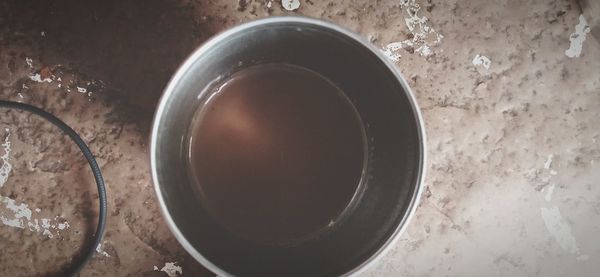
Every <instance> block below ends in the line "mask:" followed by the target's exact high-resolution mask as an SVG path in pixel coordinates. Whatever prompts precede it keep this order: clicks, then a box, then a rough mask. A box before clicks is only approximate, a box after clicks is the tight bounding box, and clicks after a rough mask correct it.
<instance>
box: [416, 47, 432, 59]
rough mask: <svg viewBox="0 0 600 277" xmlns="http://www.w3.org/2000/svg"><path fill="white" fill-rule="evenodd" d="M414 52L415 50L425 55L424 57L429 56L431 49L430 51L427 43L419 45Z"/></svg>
mask: <svg viewBox="0 0 600 277" xmlns="http://www.w3.org/2000/svg"><path fill="white" fill-rule="evenodd" d="M415 52H417V53H419V54H420V55H421V56H425V57H427V56H430V55H431V54H433V51H431V48H430V47H429V45H427V44H423V45H421V46H420V47H419V48H417V50H415Z"/></svg>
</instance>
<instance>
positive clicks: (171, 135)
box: [150, 17, 425, 276]
mask: <svg viewBox="0 0 600 277" xmlns="http://www.w3.org/2000/svg"><path fill="white" fill-rule="evenodd" d="M262 63H287V64H292V65H297V66H301V67H305V68H308V69H310V70H313V71H315V72H318V73H319V74H321V75H323V76H324V77H326V78H327V79H329V80H331V81H332V82H334V83H335V84H336V85H337V86H338V87H339V88H341V89H342V90H343V91H344V93H345V94H346V95H347V96H348V98H349V99H350V100H351V101H352V103H353V105H354V106H355V108H356V110H357V111H358V113H359V115H360V117H361V119H362V122H363V123H364V129H365V131H366V136H367V149H368V155H367V161H366V166H365V172H364V174H365V175H364V178H363V184H361V191H360V195H358V199H357V201H356V204H355V206H354V207H353V209H352V210H351V211H350V212H349V214H347V215H346V218H345V220H344V222H343V223H341V224H340V225H339V226H336V228H335V229H333V230H332V231H330V232H327V233H326V234H323V235H321V236H319V237H317V238H314V239H311V240H307V241H303V242H301V243H299V244H295V245H282V246H277V245H263V244H260V243H256V242H252V241H248V240H244V239H242V238H240V237H237V236H235V235H233V234H231V233H230V232H228V231H227V230H226V229H225V228H224V227H223V226H221V225H220V224H218V223H217V222H216V221H215V220H213V219H212V218H211V216H209V214H208V213H207V211H206V210H205V208H204V207H203V205H201V203H200V202H199V201H200V200H199V199H198V198H197V197H195V195H196V194H195V193H194V191H195V188H194V182H191V181H190V178H189V176H188V174H187V170H186V167H187V162H188V155H187V153H186V149H187V147H186V145H185V144H186V141H187V134H188V128H189V127H190V124H191V120H192V118H193V115H194V114H195V112H196V111H197V110H198V109H201V108H202V107H201V106H202V101H201V99H203V97H205V96H206V95H207V94H208V93H210V89H209V88H211V86H212V85H213V84H214V83H215V82H217V81H219V80H223V79H226V78H227V76H229V75H230V74H232V73H233V72H236V71H238V70H241V69H243V68H245V67H248V66H253V65H257V64H262ZM150 148H151V149H150V153H151V167H152V178H153V180H154V188H155V190H156V193H157V196H158V200H159V203H160V207H161V210H162V212H163V215H164V217H165V219H166V222H167V224H168V225H169V228H170V229H171V231H172V232H173V233H174V235H175V237H176V238H177V240H178V241H179V242H180V243H181V245H183V247H184V248H185V249H186V250H187V251H188V252H189V253H190V254H191V255H192V256H193V257H194V258H195V259H196V260H198V261H199V262H200V263H201V264H202V265H204V266H205V267H207V268H208V269H210V270H211V271H213V272H215V273H217V274H219V275H220V276H231V275H235V276H334V275H353V274H356V273H357V272H359V271H360V270H362V269H364V268H365V266H367V265H369V264H372V263H373V261H374V260H375V259H376V258H377V257H380V256H381V255H382V253H383V252H384V251H385V250H386V249H389V248H390V247H391V245H392V244H393V242H394V240H395V239H397V238H398V237H399V235H400V233H401V231H402V230H403V228H404V227H405V226H406V225H407V222H408V221H409V219H410V217H411V215H412V214H413V212H414V209H415V208H416V206H417V203H418V200H419V196H420V193H421V190H422V182H423V178H424V171H425V168H424V165H425V132H424V126H423V120H422V118H421V115H420V112H419V108H418V107H417V104H416V102H415V99H414V97H413V95H412V93H411V90H410V88H409V87H408V85H407V83H406V81H405V80H404V79H403V77H402V76H401V75H400V73H399V72H398V71H397V70H396V68H395V67H394V65H393V64H392V63H391V62H390V61H388V60H387V59H386V57H384V56H383V55H382V53H380V51H379V50H378V49H376V48H374V47H373V46H372V45H371V44H370V43H368V42H366V41H365V40H364V39H363V38H361V37H359V36H358V35H356V34H354V33H352V32H350V31H347V30H345V29H343V28H340V27H338V26H336V25H334V24H331V23H327V22H323V21H319V20H314V19H308V18H300V17H271V18H267V19H262V20H257V21H253V22H249V23H246V24H242V25H240V26H237V27H234V28H232V29H229V30H227V31H225V32H223V33H221V34H219V35H217V36H216V37H214V38H212V39H210V40H209V41H207V42H206V43H205V44H204V45H202V46H201V47H200V48H198V49H197V50H196V51H195V52H194V53H193V54H192V55H191V56H190V57H189V58H188V59H187V60H186V61H185V62H184V63H183V65H181V67H180V68H179V69H178V71H177V73H175V75H174V76H173V77H172V79H171V81H170V82H169V84H168V86H167V87H166V89H165V91H164V94H163V96H162V98H161V100H160V103H159V106H158V109H157V111H156V115H155V118H154V123H153V127H152V137H151V145H150Z"/></svg>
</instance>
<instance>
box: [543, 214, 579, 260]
mask: <svg viewBox="0 0 600 277" xmlns="http://www.w3.org/2000/svg"><path fill="white" fill-rule="evenodd" d="M541 212H542V219H543V220H544V224H545V225H546V229H548V232H550V235H551V236H552V237H553V238H554V240H556V242H558V245H560V247H561V248H562V249H564V250H565V251H568V252H569V253H571V254H577V253H579V247H577V241H575V237H573V234H572V233H571V227H570V226H569V224H568V223H567V222H566V221H565V220H564V219H563V218H562V216H561V215H560V210H559V209H558V207H556V206H553V207H550V208H546V207H542V209H541Z"/></svg>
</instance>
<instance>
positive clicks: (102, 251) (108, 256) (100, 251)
mask: <svg viewBox="0 0 600 277" xmlns="http://www.w3.org/2000/svg"><path fill="white" fill-rule="evenodd" d="M96 253H99V254H100V255H102V256H104V257H107V258H110V254H108V253H106V251H104V249H103V247H102V243H100V244H98V246H97V247H96Z"/></svg>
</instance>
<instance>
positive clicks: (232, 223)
mask: <svg viewBox="0 0 600 277" xmlns="http://www.w3.org/2000/svg"><path fill="white" fill-rule="evenodd" d="M200 89H201V88H199V90H200ZM188 142H189V149H188V150H189V166H190V168H189V169H190V174H191V176H192V178H193V179H194V182H195V183H196V184H197V186H198V191H199V195H200V201H202V204H203V205H204V207H205V208H206V209H207V210H208V212H209V213H210V214H211V215H212V216H213V217H214V218H215V219H216V220H217V221H218V222H219V223H221V224H222V225H223V226H224V227H226V229H228V230H229V231H231V232H232V233H234V234H236V235H238V236H240V237H242V238H245V239H248V240H252V241H255V242H259V243H267V244H286V243H291V242H294V241H298V240H302V239H306V238H310V237H311V236H314V235H316V234H318V233H319V232H320V231H323V230H325V229H327V228H328V227H331V226H332V225H333V224H334V222H336V221H337V220H338V219H339V218H340V216H341V215H342V214H343V212H344V210H345V209H346V208H347V207H348V206H349V204H350V203H351V201H352V199H353V198H354V196H355V194H356V192H357V188H358V186H359V182H360V179H361V176H362V171H363V167H364V160H365V134H364V130H363V126H362V123H361V120H360V118H359V115H358V113H357V111H356V110H355V108H354V106H353V105H352V103H351V102H350V100H349V99H348V98H347V97H346V96H345V94H344V93H343V92H342V91H341V90H340V89H339V88H338V87H337V86H336V85H334V84H333V83H332V82H330V81H329V80H327V79H325V78H324V77H323V76H321V75H319V74H317V73H315V72H313V71H310V70H308V69H305V68H302V67H298V66H292V65H287V64H267V65H258V66H253V67H249V68H246V69H243V70H241V71H239V72H237V73H234V74H233V75H232V76H231V77H230V78H229V79H228V80H226V81H225V82H224V83H222V85H220V86H219V87H218V88H216V89H215V90H214V91H213V92H212V94H211V95H210V96H209V97H207V100H206V101H205V103H203V105H202V106H201V108H200V109H199V110H198V111H197V113H196V116H195V118H194V120H193V123H192V126H191V127H190V135H189V141H188Z"/></svg>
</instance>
